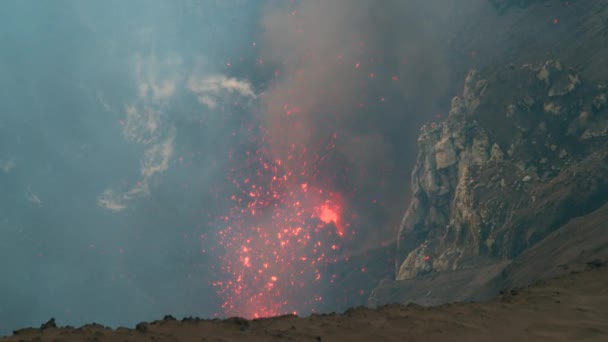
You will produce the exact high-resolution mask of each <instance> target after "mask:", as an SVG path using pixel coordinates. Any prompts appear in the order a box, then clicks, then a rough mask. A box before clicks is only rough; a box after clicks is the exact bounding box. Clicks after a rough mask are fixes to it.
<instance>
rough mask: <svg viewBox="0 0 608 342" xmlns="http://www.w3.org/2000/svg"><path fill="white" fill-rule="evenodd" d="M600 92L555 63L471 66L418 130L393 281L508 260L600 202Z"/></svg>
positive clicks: (607, 191) (603, 162) (604, 194)
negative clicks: (446, 110)
mask: <svg viewBox="0 0 608 342" xmlns="http://www.w3.org/2000/svg"><path fill="white" fill-rule="evenodd" d="M605 94H606V92H605V87H604V86H603V85H601V84H593V83H587V84H583V83H582V82H581V80H580V77H579V76H578V74H577V73H576V71H575V70H573V69H571V68H567V67H565V66H563V65H562V63H561V62H560V61H558V60H549V61H546V62H544V63H539V64H526V65H522V66H520V67H518V68H512V67H505V68H502V69H499V70H498V71H496V72H494V73H485V74H484V73H480V72H478V71H476V70H472V71H471V72H469V74H468V75H467V77H466V80H465V83H464V89H463V92H462V96H459V97H455V98H454V99H453V100H452V106H451V108H450V115H449V116H448V117H447V119H446V120H444V121H441V122H433V123H429V124H427V125H425V126H423V127H422V129H421V134H420V137H419V138H418V145H419V155H418V160H417V163H416V166H415V168H414V171H413V173H412V185H411V186H412V190H413V198H412V201H411V204H410V206H409V208H408V210H407V212H406V214H405V216H404V218H403V221H402V224H401V228H400V231H399V246H398V258H397V261H398V265H397V269H396V272H397V279H398V280H404V279H412V278H415V277H418V276H420V275H424V274H427V273H436V272H445V271H455V270H458V269H462V268H467V267H470V266H471V265H474V264H478V263H479V260H481V259H484V260H493V261H495V262H500V261H501V260H509V259H513V258H514V257H517V256H518V255H519V254H521V253H522V252H523V251H524V250H526V249H527V248H528V247H530V246H532V245H534V244H535V243H537V242H539V241H540V240H542V239H543V238H544V237H545V236H547V235H548V234H549V233H551V232H552V231H554V230H555V229H557V228H558V227H560V226H561V225H563V224H564V223H565V222H567V221H568V220H569V219H571V218H573V217H576V216H580V215H583V214H586V213H588V212H591V211H593V210H594V209H596V208H598V207H599V206H600V205H601V204H602V203H604V202H605V201H606V200H608V178H607V176H608V147H607V143H608V134H607V133H608V130H607V129H606V128H608V110H602V109H597V108H598V106H596V105H594V103H595V102H597V101H596V99H597V98H602V96H604V95H605ZM581 113H586V114H585V115H584V120H582V119H581ZM591 122H593V123H592V124H591ZM503 151H506V153H504V152H503ZM480 258H481V259H480ZM484 262H485V261H484Z"/></svg>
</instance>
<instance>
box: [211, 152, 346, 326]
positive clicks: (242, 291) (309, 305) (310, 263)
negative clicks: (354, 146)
mask: <svg viewBox="0 0 608 342" xmlns="http://www.w3.org/2000/svg"><path fill="white" fill-rule="evenodd" d="M302 150H304V149H302ZM245 155H246V156H247V161H246V167H244V168H234V170H235V171H234V173H233V175H231V176H230V181H231V182H232V183H233V184H234V185H235V186H236V189H237V193H236V194H234V195H233V196H231V197H230V198H231V201H232V202H233V204H234V206H233V207H232V209H231V210H230V213H229V214H228V215H226V216H225V217H223V218H222V220H221V221H222V224H221V225H222V227H223V228H222V229H221V230H220V231H219V235H218V237H219V244H220V246H221V247H222V249H223V251H224V254H223V256H222V265H221V271H222V273H223V274H224V276H225V277H226V278H225V279H222V280H221V281H218V282H216V283H215V285H216V286H217V289H218V294H219V295H220V296H221V297H222V298H223V300H224V303H223V309H224V312H223V313H222V314H223V315H224V316H241V317H246V318H257V317H265V316H275V315H281V314H288V313H293V312H301V313H309V312H313V311H315V310H316V308H317V307H319V306H320V303H319V302H320V301H321V300H322V298H323V297H322V292H323V291H324V290H325V289H327V287H328V286H332V284H333V281H334V279H335V275H334V276H332V275H331V274H328V273H327V272H326V271H325V269H324V267H326V265H327V264H328V263H329V262H331V261H333V260H336V259H337V258H338V257H339V256H340V254H341V253H342V250H341V248H340V243H339V241H340V240H341V239H344V238H345V227H346V226H347V225H346V224H344V223H343V222H344V220H343V214H344V202H343V200H342V197H341V196H340V195H339V194H338V193H337V192H336V191H330V190H327V189H330V188H331V186H330V184H324V185H323V186H321V187H317V186H315V185H313V181H314V177H310V176H308V175H307V174H306V173H304V172H303V171H300V170H298V172H294V171H293V170H294V169H293V168H288V167H287V165H286V163H283V162H282V161H281V160H278V159H275V160H274V161H273V159H272V158H270V157H269V156H268V155H267V154H266V151H264V150H262V149H260V150H258V151H256V152H254V153H250V152H247V153H245ZM306 157H308V156H305V155H300V156H298V158H303V160H304V161H307V160H308V158H306ZM312 160H313V161H314V158H312ZM297 161H298V160H297V159H296V162H297ZM292 165H293V164H292ZM300 165H305V163H304V162H302V163H300ZM302 169H303V170H305V169H306V168H302ZM296 175H297V176H296ZM303 180H306V181H303ZM314 183H319V181H318V180H317V181H314ZM330 226H333V227H335V230H334V229H325V228H328V227H330Z"/></svg>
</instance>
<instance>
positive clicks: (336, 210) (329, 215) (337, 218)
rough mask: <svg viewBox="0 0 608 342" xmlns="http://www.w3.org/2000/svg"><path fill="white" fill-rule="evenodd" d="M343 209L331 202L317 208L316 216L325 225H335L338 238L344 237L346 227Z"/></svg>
mask: <svg viewBox="0 0 608 342" xmlns="http://www.w3.org/2000/svg"><path fill="white" fill-rule="evenodd" d="M341 213H342V212H341V208H340V206H338V205H332V204H331V203H330V202H329V201H326V202H325V204H323V205H321V206H320V207H317V208H316V214H317V216H318V218H319V220H321V222H323V223H325V224H333V225H334V227H336V233H337V234H338V236H344V226H343V225H342V219H341Z"/></svg>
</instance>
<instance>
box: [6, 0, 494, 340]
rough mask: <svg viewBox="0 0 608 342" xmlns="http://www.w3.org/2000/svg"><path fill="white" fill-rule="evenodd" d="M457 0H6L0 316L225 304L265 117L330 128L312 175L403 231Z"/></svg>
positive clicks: (128, 321) (151, 312)
mask: <svg viewBox="0 0 608 342" xmlns="http://www.w3.org/2000/svg"><path fill="white" fill-rule="evenodd" d="M481 2H482V1H472V0H471V1H468V3H469V4H468V5H467V6H468V7H467V11H465V14H466V13H469V12H474V11H475V8H476V6H479V4H480V3H481ZM439 3H441V5H439ZM456 3H457V2H456V1H446V2H444V1H442V2H435V1H433V2H431V1H422V0H420V1H414V0H412V1H400V0H387V1H380V2H379V1H372V0H352V1H349V0H332V1H323V0H302V1H289V2H285V1H280V2H277V1H274V0H268V1H257V2H256V1H239V0H225V1H214V0H199V1H196V0H180V1H161V0H154V1H147V0H146V1H144V0H134V1H118V0H112V1H87V2H83V1H77V0H58V1H53V2H36V1H3V2H1V3H0V32H2V34H1V35H0V88H1V89H2V91H1V92H0V233H1V238H0V265H1V269H2V277H1V281H0V334H3V333H7V332H9V331H10V330H11V329H16V328H19V327H23V326H30V325H39V324H40V323H41V322H43V321H46V320H47V319H48V318H50V317H55V318H56V319H57V320H58V321H59V322H60V323H61V324H70V325H80V324H84V323H85V322H91V321H95V322H99V323H103V324H107V325H112V326H119V325H123V326H124V325H134V324H135V323H136V322H138V321H142V320H152V319H156V318H159V317H162V316H163V315H164V314H169V313H170V314H173V315H175V316H188V315H196V316H202V317H213V316H214V315H215V314H217V313H218V312H220V311H221V310H220V309H221V301H222V300H221V298H218V296H217V295H216V290H215V289H214V287H213V285H212V283H213V282H214V281H217V278H218V277H220V278H221V276H222V275H219V276H218V272H220V271H219V270H220V267H219V261H218V260H217V258H216V257H217V255H216V254H214V252H213V247H214V244H215V243H216V241H214V240H213V238H212V236H213V235H214V234H216V233H217V229H218V226H217V218H218V217H220V216H222V215H226V213H227V212H228V210H229V207H230V203H229V202H230V201H229V197H230V194H231V191H232V188H231V187H232V183H231V182H230V181H229V180H227V179H226V172H227V170H228V169H229V168H230V167H233V166H232V165H233V160H232V159H231V158H233V157H232V156H238V153H239V151H242V150H243V149H246V148H247V147H248V146H250V145H251V144H252V141H255V140H256V139H257V138H259V137H257V136H256V131H255V130H251V129H248V128H247V127H248V122H256V121H255V120H259V121H260V124H261V126H263V127H264V128H266V129H267V130H268V135H269V137H268V139H269V141H270V146H271V149H272V153H273V156H274V157H276V158H281V159H284V160H289V156H288V155H289V154H290V153H291V152H292V151H291V146H292V145H304V146H307V147H308V148H313V149H314V148H316V147H315V146H317V147H318V146H320V145H323V144H325V143H326V142H327V141H332V144H333V149H332V151H331V152H329V154H328V156H327V158H324V159H323V160H324V161H323V162H322V163H320V164H318V165H316V166H315V167H317V168H318V170H320V171H319V172H318V173H319V176H318V179H317V180H318V182H319V184H327V183H331V186H332V187H333V188H335V189H336V190H339V191H341V192H343V193H345V194H346V196H347V197H348V199H347V201H348V204H349V206H350V207H351V208H352V210H353V211H356V212H357V213H358V216H359V217H360V220H359V221H358V222H359V223H358V224H357V226H356V229H357V233H358V234H359V236H360V237H361V241H365V243H363V242H361V241H359V242H358V244H355V245H354V246H353V248H356V249H359V248H371V247H374V246H377V245H379V244H380V242H384V241H388V240H392V239H394V238H395V237H396V228H397V227H396V222H397V220H398V219H399V218H400V216H401V215H402V209H403V208H404V207H405V205H406V200H407V190H408V189H407V186H406V184H407V182H408V181H409V172H410V170H409V168H410V167H411V163H412V160H413V158H414V151H415V139H416V135H417V131H418V127H419V125H420V123H421V122H424V121H428V120H432V119H433V118H434V117H435V115H437V114H438V113H440V110H441V109H443V110H445V108H446V106H445V104H446V101H447V100H446V95H447V94H448V93H449V91H450V89H448V87H447V84H448V83H449V81H450V78H451V77H452V75H451V74H450V71H449V68H448V65H449V56H447V55H446V53H445V51H444V43H445V42H446V41H448V40H449V38H450V34H449V33H450V32H451V31H452V29H453V28H455V27H458V25H459V23H461V22H462V21H464V20H465V19H464V18H465V15H464V14H462V13H463V12H462V11H460V12H459V9H461V7H462V5H457V4H456ZM458 3H460V2H458ZM458 13H460V14H458ZM458 76H460V75H458ZM224 276H225V275H224ZM356 300H357V301H355V302H353V303H354V304H360V302H361V301H362V299H360V298H358V299H356Z"/></svg>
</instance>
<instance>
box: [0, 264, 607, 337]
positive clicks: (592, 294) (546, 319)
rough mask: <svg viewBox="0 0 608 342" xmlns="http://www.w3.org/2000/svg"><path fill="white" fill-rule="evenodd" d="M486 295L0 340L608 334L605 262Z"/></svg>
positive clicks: (23, 333) (35, 332) (27, 332)
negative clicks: (479, 299) (485, 298)
mask: <svg viewBox="0 0 608 342" xmlns="http://www.w3.org/2000/svg"><path fill="white" fill-rule="evenodd" d="M589 268H590V269H589V270H587V271H585V272H580V273H572V274H569V275H567V276H563V277H560V278H556V279H553V280H550V281H547V282H543V283H539V284H535V285H534V286H531V287H528V288H523V289H519V290H509V291H507V293H506V294H503V295H501V296H499V297H498V298H496V299H494V300H492V301H490V302H486V303H460V304H453V305H444V306H440V307H433V308H423V307H419V306H412V305H410V306H397V305H392V306H386V307H382V308H380V309H377V310H372V309H364V308H359V309H352V310H349V311H347V312H346V313H345V314H343V315H324V316H312V317H309V318H297V317H292V316H285V317H276V318H270V319H261V320H256V321H246V320H242V319H231V320H224V321H220V320H215V321H210V320H196V319H193V320H183V321H177V320H174V319H172V318H166V319H164V320H162V321H156V322H152V323H149V324H146V323H141V324H139V325H138V326H137V328H136V329H126V328H119V329H116V330H112V329H109V328H105V327H102V326H99V325H87V326H83V327H81V328H77V329H74V328H55V327H53V324H52V323H50V324H47V325H48V326H49V327H46V328H44V329H24V330H20V331H18V332H17V334H16V335H13V336H11V337H5V338H0V341H3V342H8V341H279V340H284V341H608V287H607V286H606V284H608V268H606V267H605V266H601V265H590V266H589Z"/></svg>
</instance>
